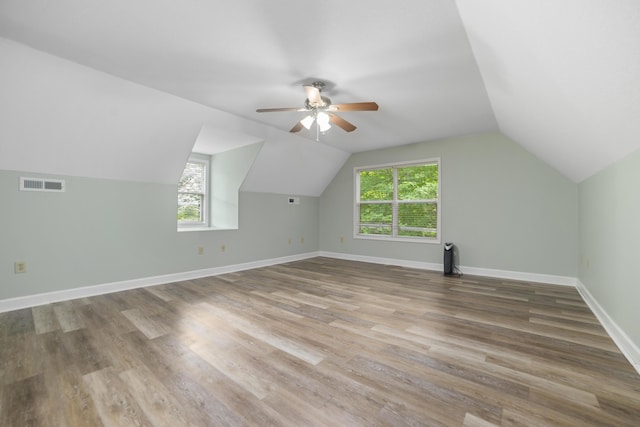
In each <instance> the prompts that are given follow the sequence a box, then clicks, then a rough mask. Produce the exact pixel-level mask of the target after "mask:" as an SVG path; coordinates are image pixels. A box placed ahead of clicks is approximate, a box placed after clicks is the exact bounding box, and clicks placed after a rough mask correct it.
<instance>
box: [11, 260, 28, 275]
mask: <svg viewBox="0 0 640 427" xmlns="http://www.w3.org/2000/svg"><path fill="white" fill-rule="evenodd" d="M13 271H14V272H15V273H16V274H21V273H26V272H27V263H26V262H24V261H16V262H14V263H13Z"/></svg>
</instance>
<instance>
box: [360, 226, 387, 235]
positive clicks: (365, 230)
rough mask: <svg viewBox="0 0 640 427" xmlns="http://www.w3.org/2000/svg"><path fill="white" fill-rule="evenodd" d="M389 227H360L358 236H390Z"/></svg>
mask: <svg viewBox="0 0 640 427" xmlns="http://www.w3.org/2000/svg"><path fill="white" fill-rule="evenodd" d="M391 231H392V229H391V226H389V227H364V226H361V227H360V231H359V234H382V235H386V236H390V235H391Z"/></svg>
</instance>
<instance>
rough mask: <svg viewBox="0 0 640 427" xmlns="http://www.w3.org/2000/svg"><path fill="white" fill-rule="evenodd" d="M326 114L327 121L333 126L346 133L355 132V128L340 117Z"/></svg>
mask: <svg viewBox="0 0 640 427" xmlns="http://www.w3.org/2000/svg"><path fill="white" fill-rule="evenodd" d="M327 114H329V121H330V122H331V123H333V124H334V125H336V126H338V127H341V128H342V129H344V130H345V131H347V132H353V131H354V130H356V127H355V126H354V125H353V124H351V123H349V122H348V121H346V120H345V119H343V118H342V117H339V116H336V115H335V114H333V113H327Z"/></svg>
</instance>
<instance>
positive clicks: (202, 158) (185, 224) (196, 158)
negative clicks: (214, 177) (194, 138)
mask: <svg viewBox="0 0 640 427" xmlns="http://www.w3.org/2000/svg"><path fill="white" fill-rule="evenodd" d="M187 163H200V164H203V165H204V183H203V186H204V194H203V201H202V221H179V220H178V228H193V227H208V226H209V218H210V212H209V210H210V209H209V198H210V192H211V191H210V187H211V186H210V182H209V180H210V176H211V175H210V171H211V160H210V156H207V155H201V154H198V153H191V156H189V159H188V160H187ZM185 167H186V163H185ZM180 178H181V179H182V175H181V176H180ZM179 190H180V189H179V188H178V194H177V195H176V196H178V195H179V194H180V191H179ZM176 200H177V199H176ZM176 213H177V211H176Z"/></svg>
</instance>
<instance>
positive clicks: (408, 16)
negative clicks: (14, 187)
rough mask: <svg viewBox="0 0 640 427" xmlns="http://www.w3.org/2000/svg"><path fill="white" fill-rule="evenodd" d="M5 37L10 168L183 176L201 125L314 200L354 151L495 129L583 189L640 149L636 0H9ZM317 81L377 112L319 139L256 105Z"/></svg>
mask: <svg viewBox="0 0 640 427" xmlns="http://www.w3.org/2000/svg"><path fill="white" fill-rule="evenodd" d="M0 37H1V39H0V62H1V65H2V66H1V67H0V90H1V91H2V96H1V97H0V115H1V117H0V120H1V121H2V127H1V128H0V169H20V170H33V171H35V172H38V171H41V172H47V173H68V174H71V175H81V176H97V177H105V178H116V179H135V180H142V181H152V182H175V181H177V178H176V176H179V173H180V172H181V167H182V165H183V164H184V161H185V158H186V155H188V152H189V151H190V150H191V148H192V147H193V144H194V142H195V141H196V140H197V139H198V135H201V136H203V135H207V136H208V137H209V139H210V140H209V141H200V143H201V144H205V143H206V144H205V145H207V146H208V147H209V148H210V149H212V150H213V151H215V150H216V148H215V145H216V138H218V139H219V143H220V149H221V150H222V149H228V148H229V147H233V146H234V144H235V145H243V144H246V143H251V142H254V141H264V148H263V151H264V153H265V154H264V155H263V156H262V159H260V158H259V159H258V165H257V168H256V170H260V171H265V173H266V171H269V170H271V171H272V172H273V171H277V172H276V173H275V174H272V177H271V178H269V179H266V180H265V179H263V178H262V177H256V176H253V178H252V177H251V176H250V177H249V180H248V182H249V183H251V182H253V183H255V184H253V185H254V186H253V187H251V186H249V187H250V188H248V189H250V190H251V189H253V190H260V191H269V190H273V188H271V187H272V186H273V187H278V186H280V189H281V190H282V191H283V192H288V191H289V192H292V193H293V192H295V193H298V194H307V193H308V194H314V195H315V194H319V192H321V191H322V188H324V187H323V185H324V184H325V183H326V182H328V180H330V179H331V177H332V176H333V173H335V171H336V170H337V168H339V167H340V165H341V164H342V162H344V161H345V160H346V157H348V155H349V153H352V152H358V151H364V150H370V149H376V148H383V147H389V146H394V145H404V144H408V143H414V142H421V141H429V140H435V139H440V138H445V137H450V136H458V135H466V134H472V133H481V132H487V131H500V132H502V133H504V134H505V135H506V136H508V137H510V138H511V139H512V140H514V141H515V142H517V143H519V144H520V145H522V146H523V147H524V148H525V149H527V150H528V151H530V152H531V153H533V154H534V155H536V156H537V157H539V158H540V159H542V160H543V161H545V162H547V163H548V164H550V165H552V166H553V167H555V168H556V169H558V170H559V171H560V172H562V173H563V174H565V175H566V176H568V177H569V178H571V179H572V180H574V181H576V182H580V181H581V180H583V179H585V178H587V177H589V176H590V175H592V174H593V173H595V172H597V171H598V170H600V169H602V168H603V167H605V166H606V165H608V164H610V163H612V162H614V161H616V160H618V159H620V158H622V157H624V156H625V155H626V154H628V153H630V152H631V151H634V150H636V149H638V148H640V120H638V117H640V78H639V77H638V76H640V3H638V2H637V1H636V0H615V1H603V0H559V1H554V2H540V1H539V0H521V1H517V2H514V1H504V0H502V1H501V0H484V1H482V2H479V1H474V0H457V1H453V0H404V1H401V2H391V1H386V0H351V1H338V0H325V1H323V2H311V1H301V0H282V1H261V0H234V1H231V0H228V1H206V0H184V1H179V2H178V1H173V0H139V1H135V2H132V1H126V0H111V1H108V2H105V1H98V0H83V1H76V0H56V1H55V2H52V1H49V0H0ZM315 80H322V81H324V82H326V84H327V88H326V90H325V93H324V94H325V95H327V96H329V97H330V98H331V99H332V101H333V102H335V103H346V102H358V101H376V102H377V103H378V104H379V106H380V109H379V111H377V112H351V113H343V114H342V117H344V118H345V119H347V120H349V121H351V122H352V123H353V124H355V125H356V126H357V127H358V129H357V130H356V131H355V132H352V133H345V132H343V131H342V130H341V129H338V128H336V127H335V126H334V128H333V129H331V130H330V131H328V132H327V133H326V134H325V135H322V136H321V138H320V142H319V143H317V142H315V136H316V135H315V133H314V132H308V131H306V130H303V131H302V132H301V133H300V134H299V135H292V134H290V133H288V130H289V129H290V128H291V127H292V126H293V124H295V123H296V121H298V120H300V119H301V118H302V113H297V112H287V113H262V114H260V113H256V112H255V110H256V109H257V108H263V107H298V106H302V105H303V102H304V99H305V96H304V92H303V90H302V87H301V85H302V84H308V83H311V82H313V81H315ZM211 147H213V148H211ZM60 153H64V154H65V155H62V154H60ZM123 156H124V157H125V158H124V159H123ZM96 158H97V159H98V160H99V161H98V160H96ZM145 158H147V159H148V158H153V162H147V163H148V166H147V167H145V168H141V167H140V162H141V160H142V159H145ZM52 159H55V161H53V162H52ZM127 159H128V160H127ZM309 167H311V168H312V169H313V170H314V171H316V172H317V173H316V174H314V175H313V179H314V180H315V181H314V184H313V186H312V187H313V188H311V187H309V186H306V187H305V186H302V187H301V188H292V187H291V185H293V184H292V183H293V182H297V183H298V185H300V182H302V181H301V179H302V178H301V177H303V176H308V175H309ZM136 168H137V169H136ZM287 171H289V173H288V172H287ZM291 174H296V175H298V177H297V178H296V177H292V176H291ZM274 177H275V178H274ZM270 180H276V181H273V182H270ZM271 184H273V185H272V186H271Z"/></svg>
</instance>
